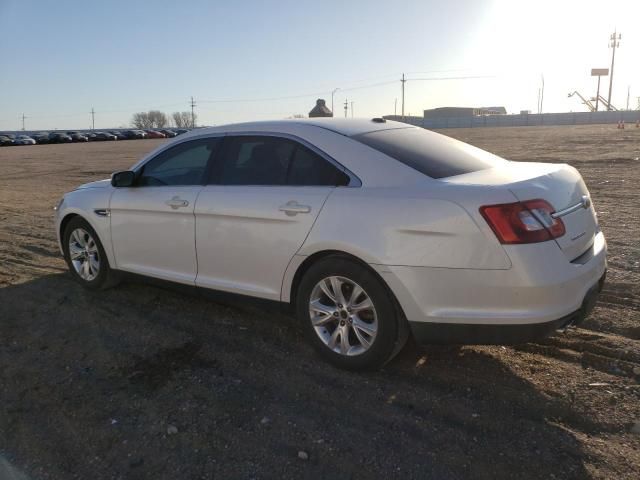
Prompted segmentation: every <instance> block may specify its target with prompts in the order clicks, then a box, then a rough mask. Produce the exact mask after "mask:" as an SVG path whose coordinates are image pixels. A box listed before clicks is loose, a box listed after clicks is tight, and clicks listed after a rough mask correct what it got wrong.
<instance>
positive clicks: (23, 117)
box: [22, 113, 28, 132]
mask: <svg viewBox="0 0 640 480" xmlns="http://www.w3.org/2000/svg"><path fill="white" fill-rule="evenodd" d="M25 118H28V117H25V116H24V113H23V114H22V131H23V132H24V119H25Z"/></svg>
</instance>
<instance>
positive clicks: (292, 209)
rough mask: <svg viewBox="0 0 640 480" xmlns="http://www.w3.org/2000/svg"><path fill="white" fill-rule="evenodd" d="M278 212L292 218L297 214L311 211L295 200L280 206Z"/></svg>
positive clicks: (308, 207) (307, 206)
mask: <svg viewBox="0 0 640 480" xmlns="http://www.w3.org/2000/svg"><path fill="white" fill-rule="evenodd" d="M278 210H280V211H281V212H284V213H286V214H287V215H289V216H290V217H292V216H294V215H297V214H299V213H309V212H310V211H311V207H310V206H309V205H300V204H299V203H298V202H296V201H295V200H291V201H289V202H287V203H286V204H285V205H282V206H281V207H280V208H279V209H278Z"/></svg>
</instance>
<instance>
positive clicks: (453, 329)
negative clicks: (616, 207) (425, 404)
mask: <svg viewBox="0 0 640 480" xmlns="http://www.w3.org/2000/svg"><path fill="white" fill-rule="evenodd" d="M56 210H57V211H56V233H57V235H58V239H59V242H60V247H61V251H62V253H63V254H64V257H65V259H66V261H67V263H68V265H69V269H70V271H71V274H72V275H73V277H74V278H75V279H76V280H77V281H79V282H80V283H81V284H82V285H84V286H85V287H87V288H90V289H101V288H105V287H107V286H109V285H113V284H114V283H115V282H116V281H117V279H118V278H119V277H120V274H121V273H122V272H131V273H135V274H141V275H144V276H149V277H155V278H158V279H162V280H167V281H171V282H178V283H181V284H187V285H191V286H193V287H198V288H201V289H208V290H215V291H218V292H226V293H227V294H230V295H236V296H237V295H240V296H242V297H240V298H244V299H246V298H247V297H253V298H254V299H261V300H266V301H273V302H278V303H279V304H280V305H286V306H289V307H291V310H292V311H293V312H295V314H296V316H297V318H298V319H299V321H300V323H301V325H302V328H303V329H304V331H305V332H306V335H307V337H308V339H309V341H310V342H311V343H312V344H313V345H314V346H315V348H316V349H317V350H318V351H319V352H320V354H321V355H322V356H324V357H325V358H326V359H327V360H329V361H330V362H332V363H334V364H336V365H338V366H341V367H345V368H354V369H355V368H365V367H376V366H380V365H382V364H384V363H385V362H386V361H388V360H389V359H390V358H392V357H393V355H394V354H395V353H397V352H398V351H399V350H400V348H401V347H402V346H403V345H404V342H405V341H406V339H407V337H408V335H409V334H412V335H413V336H414V337H415V338H416V340H418V341H419V342H428V343H442V342H448V343H476V344H496V343H518V342H526V341H529V340H531V339H534V338H537V337H541V336H545V335H547V334H549V333H551V332H553V331H555V330H557V329H563V328H564V327H566V326H568V325H571V324H574V323H576V322H578V321H580V320H581V319H583V318H584V317H585V316H586V315H587V313H588V312H589V311H590V309H591V308H592V306H593V304H594V302H595V298H596V296H597V293H598V292H599V291H600V290H601V288H602V284H603V282H604V277H605V271H606V243H605V239H604V236H603V234H602V232H601V231H600V228H599V227H598V222H597V219H596V215H595V211H594V208H593V205H592V203H591V199H590V197H589V192H588V191H587V188H586V186H585V184H584V182H583V180H582V178H581V176H580V174H579V173H578V171H577V170H576V169H575V168H573V167H570V166H569V165H566V164H546V163H522V162H510V161H507V160H504V159H502V158H499V157H497V156H495V155H493V154H490V153H488V152H485V151H483V150H480V149H478V148H475V147H472V146H470V145H467V144H465V143H462V142H459V141H457V140H453V139H451V138H449V137H446V136H443V135H439V134H437V133H433V132H430V131H427V130H424V129H422V128H416V127H412V126H408V125H406V124H403V123H396V122H391V121H385V120H384V119H381V118H374V119H368V120H364V119H356V120H353V119H331V118H330V119H310V120H292V121H273V122H256V123H245V124H237V125H228V126H223V127H216V128H205V129H198V130H194V131H192V132H190V133H188V134H185V135H181V136H179V137H176V138H175V139H174V140H171V141H168V142H166V143H163V144H162V145H161V146H160V147H159V148H158V149H156V150H155V151H153V152H152V153H150V154H149V155H147V156H146V157H144V158H143V159H142V160H140V161H139V162H138V163H136V164H135V165H133V166H132V167H131V169H130V170H128V171H123V172H117V173H115V174H113V176H112V178H111V180H103V181H98V182H93V183H89V184H86V185H83V186H81V187H78V189H76V190H74V191H72V192H70V193H67V194H66V195H65V196H64V198H63V199H62V200H61V201H60V203H59V205H58V207H57V209H56Z"/></svg>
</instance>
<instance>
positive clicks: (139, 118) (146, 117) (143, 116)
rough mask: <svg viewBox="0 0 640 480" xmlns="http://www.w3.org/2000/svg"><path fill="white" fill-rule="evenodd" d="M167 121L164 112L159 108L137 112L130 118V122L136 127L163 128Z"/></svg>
mask: <svg viewBox="0 0 640 480" xmlns="http://www.w3.org/2000/svg"><path fill="white" fill-rule="evenodd" d="M168 123H169V119H168V118H167V115H166V114H165V113H162V112H161V111H159V110H150V111H148V112H137V113H134V114H133V117H132V118H131V124H132V125H133V126H134V127H136V128H141V129H148V128H165V127H166V126H167V124H168Z"/></svg>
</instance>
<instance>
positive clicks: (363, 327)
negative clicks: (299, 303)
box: [309, 276, 378, 356]
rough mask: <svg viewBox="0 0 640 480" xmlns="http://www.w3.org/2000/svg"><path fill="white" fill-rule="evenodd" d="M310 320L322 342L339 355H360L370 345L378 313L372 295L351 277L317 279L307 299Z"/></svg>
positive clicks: (374, 333)
mask: <svg viewBox="0 0 640 480" xmlns="http://www.w3.org/2000/svg"><path fill="white" fill-rule="evenodd" d="M309 316H310V320H311V324H312V326H313V328H314V330H315V332H316V334H317V335H318V337H319V338H320V339H321V340H322V342H323V343H324V344H325V345H326V346H327V347H328V348H330V349H331V350H333V351H334V352H336V353H338V354H340V355H347V356H354V355H360V354H362V353H364V352H366V351H367V350H369V348H370V347H371V345H373V342H374V341H375V338H376V334H377V333H378V316H377V313H376V309H375V306H374V304H373V302H372V301H371V298H370V297H369V295H368V294H367V292H365V290H364V289H363V288H362V287H361V286H360V285H358V284H357V283H356V282H354V281H353V280H350V279H348V278H345V277H339V276H331V277H326V278H324V279H322V280H320V281H319V282H318V283H317V284H316V286H315V287H314V288H313V290H312V291H311V297H310V299H309Z"/></svg>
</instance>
